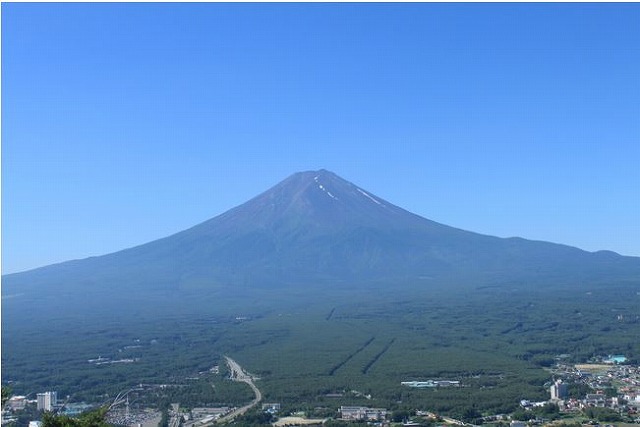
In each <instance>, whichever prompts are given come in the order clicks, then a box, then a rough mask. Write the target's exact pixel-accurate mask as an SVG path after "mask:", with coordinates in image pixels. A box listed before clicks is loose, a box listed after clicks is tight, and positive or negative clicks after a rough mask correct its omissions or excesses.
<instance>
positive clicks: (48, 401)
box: [6, 391, 59, 412]
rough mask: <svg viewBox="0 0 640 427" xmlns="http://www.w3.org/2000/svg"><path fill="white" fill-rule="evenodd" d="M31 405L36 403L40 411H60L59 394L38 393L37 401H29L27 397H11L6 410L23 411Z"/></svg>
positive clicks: (49, 392)
mask: <svg viewBox="0 0 640 427" xmlns="http://www.w3.org/2000/svg"><path fill="white" fill-rule="evenodd" d="M29 403H31V404H33V403H35V404H36V405H37V409H38V411H47V412H51V411H53V410H55V409H59V405H58V393H57V392H55V391H45V392H44V393H38V394H37V395H36V399H35V400H28V399H27V396H11V398H9V400H7V404H6V408H7V409H9V410H11V411H21V410H23V409H24V408H25V407H26V406H27V404H29Z"/></svg>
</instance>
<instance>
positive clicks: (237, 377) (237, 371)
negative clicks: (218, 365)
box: [203, 356, 262, 426]
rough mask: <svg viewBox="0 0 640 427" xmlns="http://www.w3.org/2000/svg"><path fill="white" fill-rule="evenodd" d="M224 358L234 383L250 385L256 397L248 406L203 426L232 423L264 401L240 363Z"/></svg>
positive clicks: (251, 378)
mask: <svg viewBox="0 0 640 427" xmlns="http://www.w3.org/2000/svg"><path fill="white" fill-rule="evenodd" d="M224 358H225V359H226V360H227V365H229V370H230V371H231V379H232V380H233V381H239V382H243V383H246V384H248V385H249V387H251V389H252V390H253V393H254V394H255V395H256V397H255V398H254V399H253V400H252V401H251V403H249V404H248V405H245V406H243V407H242V408H238V409H234V410H233V411H231V412H229V413H228V414H227V415H225V416H224V417H221V418H218V419H217V420H215V421H211V422H210V423H206V424H203V426H211V425H213V424H216V423H217V424H219V423H224V422H227V421H230V420H232V419H234V418H235V417H237V416H239V415H242V414H244V413H245V412H247V411H248V410H249V409H251V408H253V407H254V406H256V405H257V404H258V403H259V402H260V401H261V400H262V393H261V392H260V390H259V389H258V387H256V385H255V384H254V383H253V377H252V376H251V375H249V374H248V373H246V372H245V371H244V370H243V369H242V367H241V366H240V365H238V362H236V361H235V360H233V359H232V358H230V357H227V356H225V357H224Z"/></svg>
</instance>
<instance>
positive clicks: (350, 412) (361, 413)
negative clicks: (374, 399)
mask: <svg viewBox="0 0 640 427" xmlns="http://www.w3.org/2000/svg"><path fill="white" fill-rule="evenodd" d="M340 416H341V418H342V419H343V420H365V421H382V420H384V419H385V418H386V417H387V410H386V409H383V408H367V407H365V406H341V407H340Z"/></svg>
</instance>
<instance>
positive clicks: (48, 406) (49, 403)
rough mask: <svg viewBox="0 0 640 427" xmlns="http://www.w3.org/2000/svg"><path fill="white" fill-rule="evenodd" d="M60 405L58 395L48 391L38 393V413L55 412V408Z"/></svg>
mask: <svg viewBox="0 0 640 427" xmlns="http://www.w3.org/2000/svg"><path fill="white" fill-rule="evenodd" d="M57 404H58V393H57V392H55V391H47V392H44V393H38V411H53V407H54V406H56V405H57Z"/></svg>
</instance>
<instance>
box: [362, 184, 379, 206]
mask: <svg viewBox="0 0 640 427" xmlns="http://www.w3.org/2000/svg"><path fill="white" fill-rule="evenodd" d="M356 190H358V191H359V192H360V194H362V195H363V196H365V197H368V198H369V199H370V200H371V201H372V202H374V203H377V204H378V205H380V206H384V203H381V202H380V201H379V200H377V199H376V198H375V197H373V196H371V195H370V194H368V193H367V192H365V191H362V190H361V189H359V188H357V187H356Z"/></svg>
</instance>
